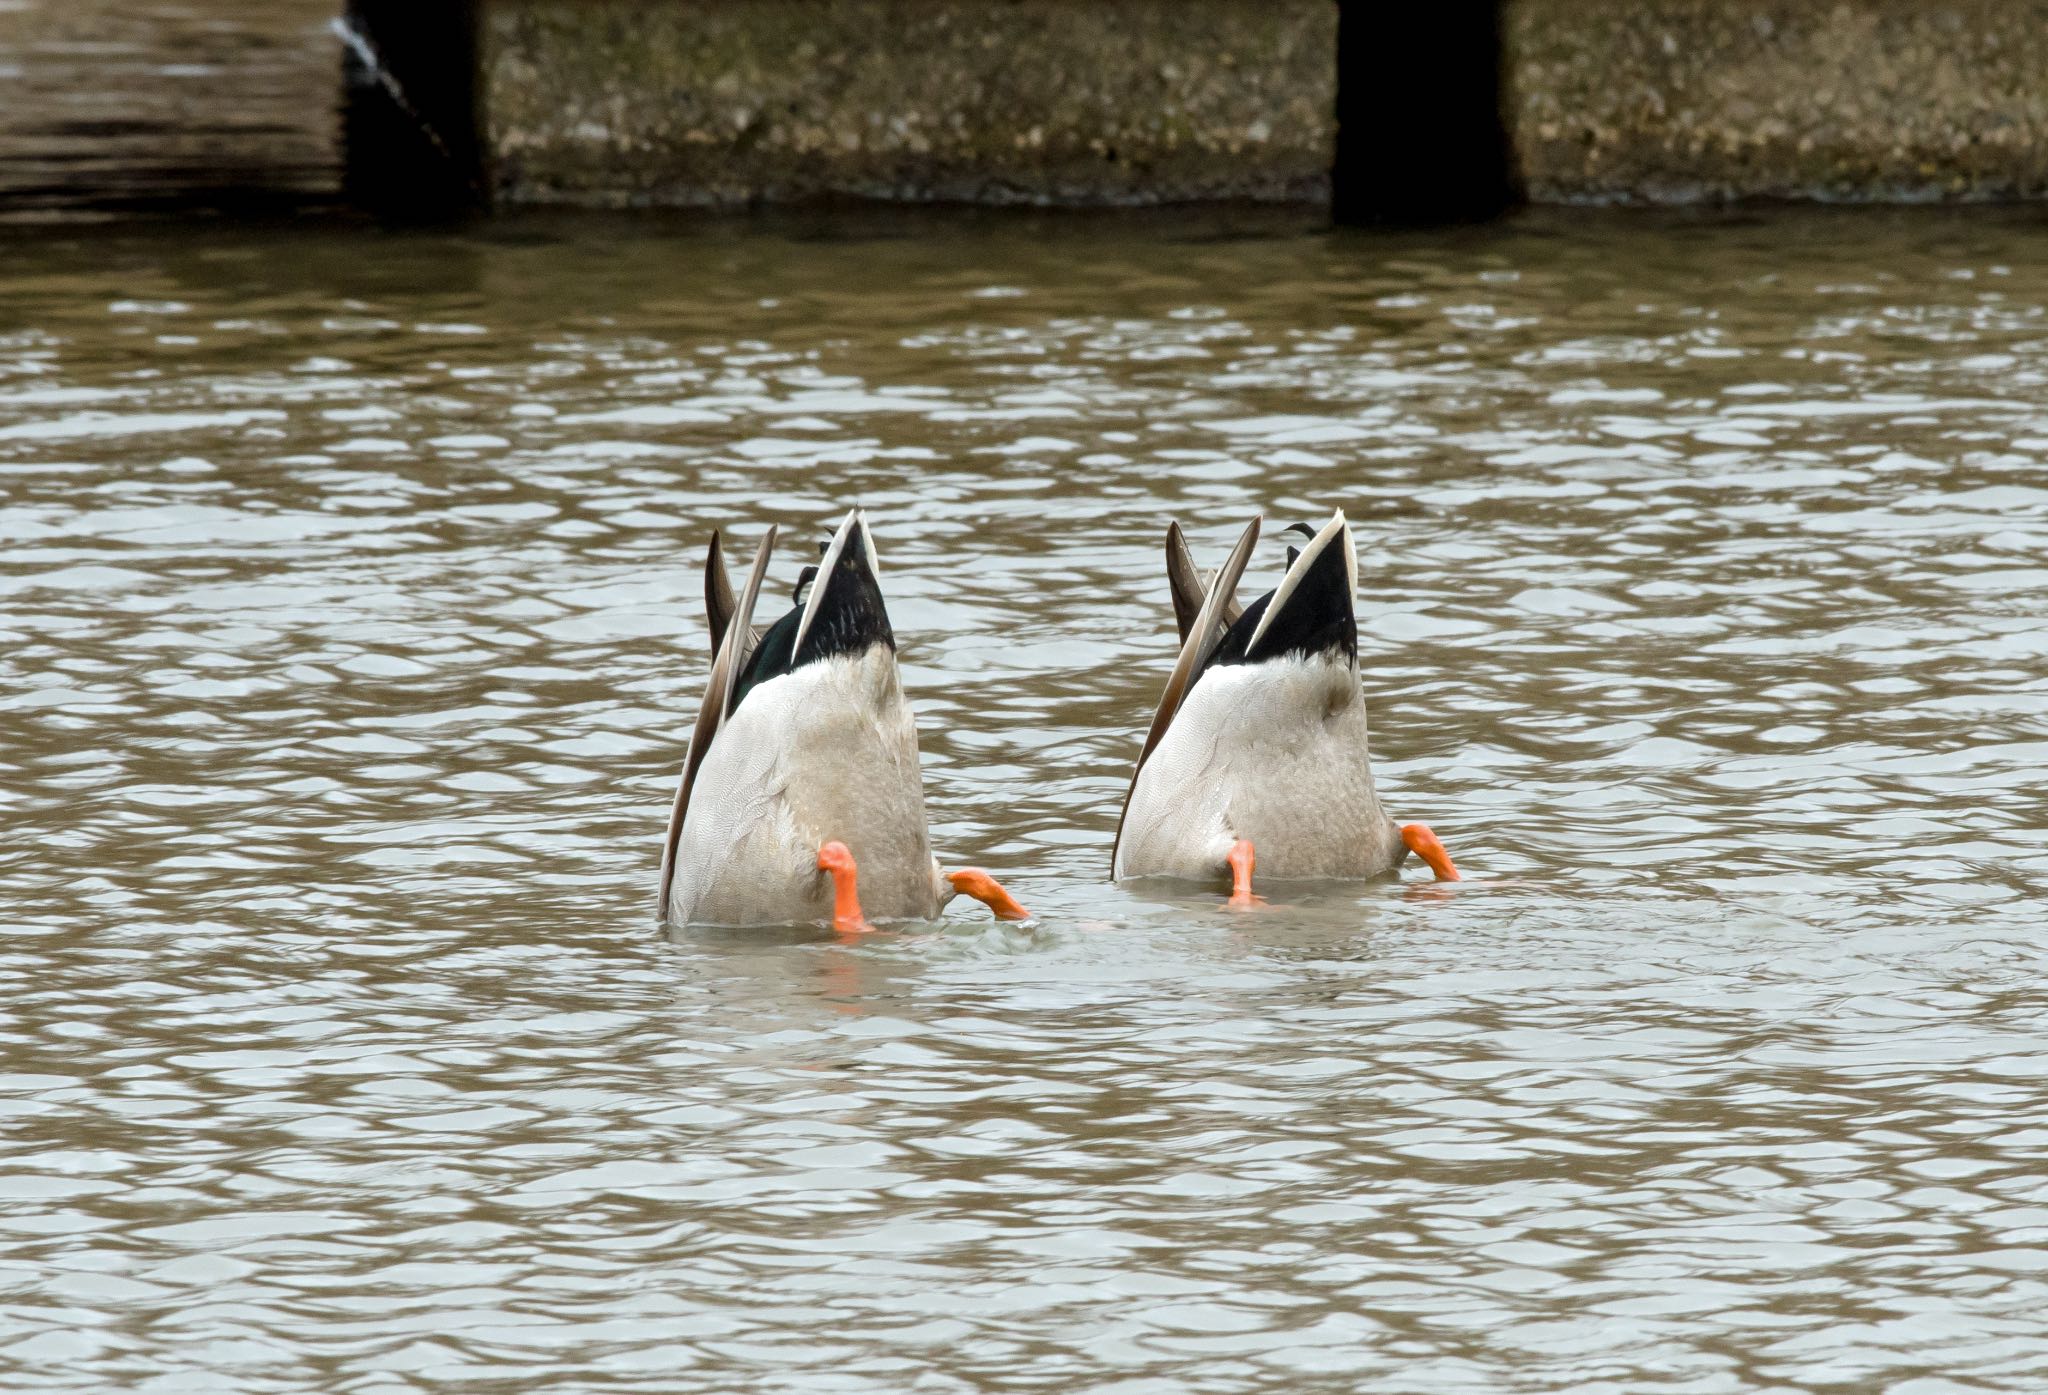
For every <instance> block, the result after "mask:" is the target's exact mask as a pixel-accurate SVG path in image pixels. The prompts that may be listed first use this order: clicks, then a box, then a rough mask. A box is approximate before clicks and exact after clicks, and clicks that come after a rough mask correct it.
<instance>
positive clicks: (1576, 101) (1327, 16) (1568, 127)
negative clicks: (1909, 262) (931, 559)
mask: <svg viewBox="0 0 2048 1395" xmlns="http://www.w3.org/2000/svg"><path fill="white" fill-rule="evenodd" d="M409 3H410V4H417V0H351V4H352V5H353V6H355V7H357V8H358V9H362V10H365V11H367V10H370V9H373V8H379V7H381V8H385V9H391V10H393V12H394V15H395V16H396V17H395V18H393V19H391V20H389V21H387V22H386V23H385V24H384V26H383V27H384V28H386V29H390V30H393V31H397V30H399V29H400V28H401V27H403V26H405V25H411V24H412V23H413V21H412V20H411V19H410V18H408V17H407V16H409V15H410V11H409V10H407V9H405V6H406V5H407V4H409ZM451 3H453V0H451ZM462 4H463V5H464V6H466V7H467V8H466V9H465V10H464V13H465V14H467V15H468V16H469V22H470V23H471V25H472V28H471V29H470V30H469V32H470V33H471V35H472V39H471V42H472V44H473V48H474V52H473V54H472V59H473V62H472V64H471V69H472V71H473V74H474V77H475V80H476V98H477V101H476V111H477V117H478V129H477V131H476V135H477V137H478V140H477V143H476V151H477V160H478V163H479V164H480V166H481V170H482V173H481V176H480V178H479V180H478V182H479V186H480V187H482V188H484V189H486V190H487V191H488V193H489V196H490V198H491V199H492V201H494V202H496V203H498V204H501V205H503V204H531V203H572V204H598V205H630V204H695V205H731V204H745V203H756V202H786V201H795V200H805V199H813V198H819V197H831V196H851V197H859V198H878V199H891V200H917V201H923V200H945V201H963V202H978V203H991V202H993V203H1047V204H1084V205H1085V204H1133V203H1168V202H1179V201H1190V200H1208V199H1257V200H1298V201H1308V202H1317V203H1320V202H1325V201H1329V200H1331V198H1332V195H1333V192H1334V195H1335V205H1336V208H1337V210H1338V212H1339V215H1340V216H1343V217H1347V218H1361V219H1366V218H1378V217H1389V216H1390V217H1396V218H1398V217H1402V216H1404V214H1407V215H1412V216H1415V217H1421V218H1431V217H1470V216H1483V215H1484V214H1486V213H1488V212H1490V211H1493V210H1495V209H1498V208H1500V207H1502V206H1504V204H1505V203H1507V202H1510V201H1512V199H1513V198H1514V196H1515V194H1516V191H1517V190H1518V189H1519V190H1520V191H1522V192H1524V193H1526V195H1527V196H1528V197H1530V198H1532V199H1535V200H1538V201H1551V202H1555V201H1562V202H1575V201H1638V202H1672V201H1699V200H1739V199H1749V198H1819V199H1841V200H1958V199H2010V198H2041V197H2048V0H1424V3H1423V4H1421V5H1403V4H1399V3H1396V0H462ZM1340 31H1341V33H1340ZM1340 122H1342V130H1341V136H1342V140H1341V141H1340V140H1339V135H1340V130H1339V123H1340ZM444 143H446V142H444ZM462 177H463V178H469V177H470V174H469V173H464V174H463V175H462ZM1437 181H1441V185H1438V184H1437Z"/></svg>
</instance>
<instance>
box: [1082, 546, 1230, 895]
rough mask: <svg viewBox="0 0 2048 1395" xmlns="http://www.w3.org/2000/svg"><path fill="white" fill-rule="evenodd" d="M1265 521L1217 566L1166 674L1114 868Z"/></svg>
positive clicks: (1127, 801) (1127, 802)
mask: <svg viewBox="0 0 2048 1395" xmlns="http://www.w3.org/2000/svg"><path fill="white" fill-rule="evenodd" d="M1264 521H1265V520H1264V518H1263V517H1255V518H1253V519H1252V521H1251V522H1250V523H1248V524H1246V525H1245V529H1244V534H1243V536H1241V537H1240V538H1238V540H1237V546H1235V547H1233V548H1231V549H1230V555H1229V556H1228V557H1226V558H1224V559H1223V565H1222V566H1221V567H1219V568H1217V569H1216V576H1215V579H1214V580H1212V581H1211V582H1210V583H1209V590H1208V593H1207V594H1206V595H1205V596H1204V597H1203V598H1202V606H1201V609H1200V610H1198V611H1196V612H1195V617H1194V620H1193V621H1192V622H1191V623H1190V625H1189V627H1188V637H1187V638H1186V639H1185V640H1184V641H1182V643H1181V646H1180V659H1179V660H1178V661H1177V662H1176V663H1175V664H1174V666H1173V672H1172V673H1171V674H1169V675H1168V676H1167V679H1166V691H1165V692H1164V693H1161V694H1160V696H1159V710H1158V711H1156V712H1154V713H1153V714H1152V726H1151V729H1150V730H1148V731H1147V732H1146V733H1145V746H1144V749H1143V750H1141V751H1139V752H1138V763H1137V764H1136V765H1135V766H1133V767H1132V768H1131V783H1130V785H1129V787H1128V788H1126V789H1125V790H1124V807H1123V812H1122V813H1119V814H1118V815H1117V819H1116V842H1114V843H1112V844H1110V849H1109V859H1110V860H1109V865H1110V866H1111V867H1112V868H1114V867H1115V866H1116V850H1117V848H1118V846H1119V845H1121V844H1122V842H1123V840H1124V815H1125V814H1128V813H1129V812H1130V809H1131V791H1132V790H1135V789H1136V788H1137V787H1138V772H1139V771H1141V770H1143V769H1144V768H1145V761H1146V759H1147V758H1148V757H1150V756H1151V754H1152V750H1153V748H1154V747H1156V746H1157V745H1158V744H1159V739H1160V738H1161V737H1163V736H1165V735H1166V729H1167V728H1168V727H1170V726H1172V725H1173V717H1174V714H1175V713H1176V712H1178V711H1180V704H1181V699H1182V698H1184V697H1186V696H1187V691H1188V686H1189V685H1190V684H1191V683H1193V682H1194V679H1195V675H1196V674H1198V673H1200V672H1201V671H1202V665H1203V663H1205V662H1206V661H1207V660H1208V658H1209V655H1210V654H1212V653H1214V652H1215V649H1216V645H1217V644H1218V642H1220V641H1221V640H1222V638H1223V611H1224V608H1225V606H1227V605H1228V604H1230V602H1231V601H1232V599H1233V598H1234V597H1235V595H1236V594H1237V583H1238V581H1239V579H1240V578H1242V577H1243V576H1244V569H1245V566H1246V565H1247V564H1248V563H1249V562H1250V561H1251V560H1252V549H1253V548H1254V547H1256V546H1258V542H1259V525H1260V524H1261V523H1263V522H1264Z"/></svg>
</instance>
